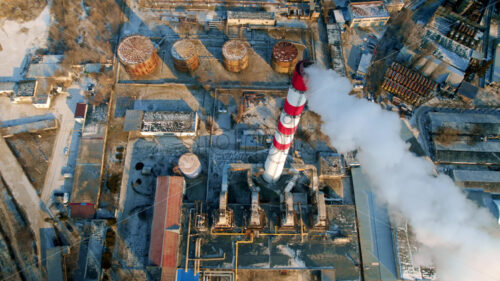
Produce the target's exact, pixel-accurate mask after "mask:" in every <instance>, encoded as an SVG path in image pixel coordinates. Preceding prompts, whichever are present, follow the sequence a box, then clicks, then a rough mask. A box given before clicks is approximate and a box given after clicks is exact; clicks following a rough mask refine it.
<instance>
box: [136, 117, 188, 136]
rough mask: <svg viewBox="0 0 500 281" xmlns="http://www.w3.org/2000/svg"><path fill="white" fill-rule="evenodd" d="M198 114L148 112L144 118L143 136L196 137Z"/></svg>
mask: <svg viewBox="0 0 500 281" xmlns="http://www.w3.org/2000/svg"><path fill="white" fill-rule="evenodd" d="M197 127H198V114H197V113H196V112H193V111H191V112H180V111H148V112H144V115H143V117H142V128H141V134H142V135H143V136H158V135H174V136H178V137H184V136H196V130H197Z"/></svg>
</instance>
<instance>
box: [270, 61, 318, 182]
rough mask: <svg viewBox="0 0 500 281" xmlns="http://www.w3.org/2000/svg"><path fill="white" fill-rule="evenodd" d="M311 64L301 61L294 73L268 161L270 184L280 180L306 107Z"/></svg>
mask: <svg viewBox="0 0 500 281" xmlns="http://www.w3.org/2000/svg"><path fill="white" fill-rule="evenodd" d="M310 64H311V63H310V62H306V61H300V62H299V63H297V66H296V67H295V71H294V72H293V76H292V85H291V87H290V88H289V89H288V94H287V97H286V100H285V105H284V106H283V111H282V112H281V115H280V119H279V121H278V129H277V130H276V132H275V133H274V138H273V144H272V146H271V148H269V154H268V156H267V159H266V164H265V171H264V175H263V177H264V180H265V181H267V182H269V183H274V182H276V181H278V180H279V178H280V176H281V172H282V171H283V167H284V166H285V162H286V158H287V156H288V150H290V146H291V145H292V142H293V136H294V134H295V131H297V127H298V126H299V121H300V114H301V113H302V110H304V106H305V105H306V95H305V91H306V90H307V87H306V83H305V81H304V68H305V67H307V66H308V65H310Z"/></svg>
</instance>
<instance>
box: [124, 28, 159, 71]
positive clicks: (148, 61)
mask: <svg viewBox="0 0 500 281" xmlns="http://www.w3.org/2000/svg"><path fill="white" fill-rule="evenodd" d="M117 54H118V58H119V59H120V62H121V63H122V64H123V65H124V66H125V69H126V70H127V72H128V73H129V74H130V75H134V76H143V75H147V74H150V73H153V71H155V69H156V67H157V66H158V63H159V61H160V58H159V57H158V54H157V53H156V50H155V48H154V46H153V42H151V40H149V38H147V37H145V36H142V35H132V36H129V37H126V38H125V39H123V40H122V41H121V42H120V44H119V45H118V51H117Z"/></svg>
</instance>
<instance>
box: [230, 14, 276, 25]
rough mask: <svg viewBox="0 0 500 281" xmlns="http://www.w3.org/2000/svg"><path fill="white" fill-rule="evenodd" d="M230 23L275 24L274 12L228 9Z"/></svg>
mask: <svg viewBox="0 0 500 281" xmlns="http://www.w3.org/2000/svg"><path fill="white" fill-rule="evenodd" d="M227 24H228V25H275V24H276V19H275V17H274V13H269V12H243V11H227Z"/></svg>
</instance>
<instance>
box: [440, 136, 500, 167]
mask: <svg viewBox="0 0 500 281" xmlns="http://www.w3.org/2000/svg"><path fill="white" fill-rule="evenodd" d="M434 150H435V161H436V162H440V163H457V164H459V163H467V164H498V163H500V142H498V141H480V142H476V143H473V144H470V143H468V142H467V141H465V140H459V141H457V142H454V143H452V144H450V145H446V146H445V145H442V144H439V143H434Z"/></svg>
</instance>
